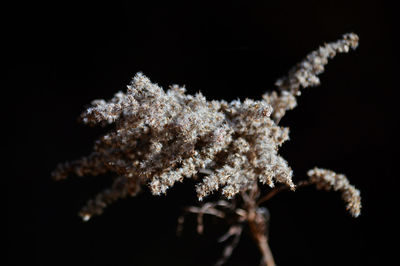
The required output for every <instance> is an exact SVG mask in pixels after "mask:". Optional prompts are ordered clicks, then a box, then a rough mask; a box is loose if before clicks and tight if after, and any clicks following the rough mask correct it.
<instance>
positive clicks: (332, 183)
mask: <svg viewBox="0 0 400 266" xmlns="http://www.w3.org/2000/svg"><path fill="white" fill-rule="evenodd" d="M307 175H308V176H309V181H310V182H311V183H312V184H315V185H316V186H317V189H323V190H334V191H340V192H341V193H342V199H343V201H344V202H346V203H347V206H346V209H347V210H348V211H349V212H350V213H351V215H353V216H354V217H357V216H359V215H360V211H361V196H360V191H359V190H358V189H356V188H355V187H354V186H353V185H351V184H350V183H349V180H348V179H347V178H346V176H345V175H342V174H336V173H335V172H333V171H330V170H327V169H321V168H314V169H312V170H309V171H308V173H307Z"/></svg>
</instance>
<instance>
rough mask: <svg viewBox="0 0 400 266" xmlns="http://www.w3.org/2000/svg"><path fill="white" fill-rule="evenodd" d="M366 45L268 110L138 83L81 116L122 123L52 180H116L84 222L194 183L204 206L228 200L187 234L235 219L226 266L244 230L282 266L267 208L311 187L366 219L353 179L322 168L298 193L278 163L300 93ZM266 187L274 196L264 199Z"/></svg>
mask: <svg viewBox="0 0 400 266" xmlns="http://www.w3.org/2000/svg"><path fill="white" fill-rule="evenodd" d="M357 45H358V36H357V35H355V34H353V33H350V34H345V35H343V38H342V39H340V40H338V41H336V42H332V43H328V44H325V45H324V46H322V47H320V48H319V49H318V50H316V51H313V52H312V53H310V54H309V55H307V56H306V58H305V59H304V60H303V61H302V62H300V63H299V64H297V65H296V66H295V67H294V68H293V69H292V70H291V71H290V72H289V75H288V76H287V77H285V78H283V79H280V80H278V81H277V82H276V86H277V88H278V90H277V91H273V92H267V93H265V94H264V95H263V97H262V100H259V101H255V100H250V99H246V100H245V101H243V102H241V101H239V100H236V101H232V102H230V103H228V102H226V101H207V100H206V98H205V97H204V96H203V95H202V94H201V93H197V94H196V95H194V96H192V95H186V94H185V88H183V87H179V86H178V85H173V86H171V87H170V89H169V90H167V91H164V90H163V89H162V88H161V87H159V86H158V85H157V84H154V83H151V82H150V80H149V79H148V78H147V77H145V76H144V75H143V74H142V73H138V74H136V76H135V77H134V78H133V80H132V82H131V83H130V84H129V85H128V90H127V92H126V93H123V92H118V93H117V94H115V96H114V97H113V98H112V99H111V100H109V101H107V102H106V101H104V100H95V101H93V102H92V106H91V107H90V108H88V109H87V110H86V111H85V112H84V113H83V114H82V115H81V121H82V122H83V123H85V124H92V125H94V124H100V125H106V124H111V123H113V124H114V125H115V127H114V129H113V130H111V131H110V132H109V133H107V134H105V135H104V136H102V137H101V138H100V139H98V140H97V141H96V142H95V145H94V151H93V152H92V153H91V154H89V155H88V156H86V157H82V158H81V159H78V160H76V161H72V162H67V163H64V164H60V165H58V167H57V169H56V170H55V171H54V172H53V173H52V175H53V177H54V178H55V179H57V180H60V179H64V178H66V177H67V176H68V175H69V174H71V173H74V174H76V175H78V176H84V175H99V174H104V173H106V172H113V173H114V174H115V176H116V178H115V181H114V183H113V185H112V187H111V188H109V189H107V190H105V191H103V192H102V193H100V194H98V196H97V197H95V198H94V199H92V200H90V201H89V202H88V203H87V205H86V206H85V207H84V208H83V209H82V210H81V212H80V216H81V217H82V218H83V220H85V221H87V220H89V219H90V218H91V217H92V216H93V215H99V214H101V213H102V212H103V210H104V208H105V207H106V206H107V205H109V204H111V203H112V202H114V201H116V200H118V199H119V198H124V197H126V196H135V195H136V194H137V193H138V192H139V191H140V190H141V189H142V187H143V186H148V187H149V189H150V191H151V193H153V194H154V195H160V194H165V193H166V192H167V190H168V188H170V187H172V186H173V185H174V184H175V183H176V182H182V181H183V180H184V179H185V178H191V179H194V180H196V181H198V182H197V184H196V192H197V197H198V199H199V201H202V200H203V199H205V198H206V197H207V196H208V195H210V194H211V193H214V192H220V193H221V194H222V195H221V196H222V198H223V199H222V200H219V201H217V202H207V203H204V204H203V205H201V206H199V207H195V206H192V207H187V208H186V213H185V214H184V215H183V216H181V217H180V218H179V219H178V224H179V225H178V231H181V230H182V225H183V222H184V217H185V215H186V214H188V213H193V214H196V215H197V217H198V227H197V231H198V232H199V233H202V232H203V216H204V215H212V216H216V217H219V218H221V219H226V218H227V217H228V216H229V217H230V220H232V221H233V223H232V225H231V227H230V229H229V230H228V232H227V233H226V234H225V235H223V236H222V237H221V238H220V241H221V242H224V241H228V240H230V242H229V244H227V245H226V247H225V249H224V251H223V256H222V258H221V259H220V260H219V261H218V262H217V265H222V264H223V263H224V262H226V260H227V259H228V258H229V256H230V255H231V253H232V251H233V249H234V248H235V246H236V245H237V243H238V242H239V239H240V237H241V234H242V232H243V231H244V230H243V229H244V226H245V225H248V228H249V229H250V230H249V232H250V234H251V236H252V237H253V239H254V241H255V243H256V245H257V247H258V248H259V250H260V252H261V265H268V266H272V265H275V262H274V259H273V256H272V254H271V251H270V248H269V245H268V235H267V227H268V221H269V212H268V210H267V209H266V208H264V207H261V205H262V204H263V203H265V202H266V201H268V200H269V199H270V198H271V197H273V196H274V195H276V194H277V193H278V192H280V191H282V190H293V191H294V190H295V189H296V188H299V187H303V186H306V185H311V184H315V185H316V187H317V189H328V190H331V189H333V190H335V191H336V190H339V191H340V192H341V193H342V197H343V199H344V201H345V202H346V203H347V209H348V210H349V211H350V213H351V214H352V215H353V216H354V217H357V216H358V215H359V214H360V208H361V203H360V193H359V191H358V190H357V189H355V187H354V186H352V185H350V184H349V182H348V180H347V179H346V177H345V176H344V175H340V174H335V173H334V172H332V171H329V170H324V169H318V168H315V169H313V170H310V171H309V172H308V175H309V179H308V180H307V181H302V182H300V183H297V184H295V183H294V182H293V180H292V175H293V172H292V169H291V168H290V167H289V165H288V163H287V162H286V160H285V159H284V158H282V157H281V156H280V155H279V153H278V150H279V147H280V146H281V145H282V144H283V143H284V142H285V141H286V140H288V139H289V129H288V128H285V127H281V126H279V125H278V124H279V121H280V120H281V118H282V117H283V116H284V115H285V113H286V111H288V110H291V109H293V108H294V107H295V106H296V105H297V101H296V97H297V96H299V95H300V93H301V89H302V88H306V87H310V86H316V85H318V84H319V79H318V74H320V73H322V72H323V71H324V66H325V65H326V64H327V63H328V59H329V58H333V57H334V56H335V55H336V54H337V53H347V52H348V51H349V50H350V48H352V49H355V48H356V47H357ZM261 184H267V185H268V186H269V187H271V189H269V190H267V191H266V192H264V191H262V189H261ZM277 184H278V185H277Z"/></svg>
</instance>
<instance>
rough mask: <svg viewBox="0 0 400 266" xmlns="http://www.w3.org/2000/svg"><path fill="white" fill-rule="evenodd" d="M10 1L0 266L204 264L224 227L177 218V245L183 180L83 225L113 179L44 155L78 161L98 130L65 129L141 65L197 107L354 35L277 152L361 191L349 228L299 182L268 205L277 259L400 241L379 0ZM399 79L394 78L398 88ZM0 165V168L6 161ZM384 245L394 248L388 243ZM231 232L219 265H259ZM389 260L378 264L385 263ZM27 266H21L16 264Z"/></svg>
mask: <svg viewBox="0 0 400 266" xmlns="http://www.w3.org/2000/svg"><path fill="white" fill-rule="evenodd" d="M55 2H57V4H54V3H52V4H51V3H50V4H49V3H48V4H39V3H32V4H29V5H25V4H22V3H16V4H15V5H14V6H13V7H12V9H5V10H4V12H5V13H8V14H11V16H10V17H9V19H7V23H6V24H4V25H5V26H6V29H7V30H8V31H7V34H8V33H10V36H9V37H7V38H6V39H4V40H3V41H4V42H6V43H8V44H10V47H8V48H7V49H6V50H3V53H4V56H5V57H6V58H7V59H10V61H6V64H7V81H9V84H8V85H7V87H4V88H3V91H4V92H6V91H7V92H10V91H11V92H12V93H13V95H12V96H11V97H8V96H7V97H6V96H4V98H3V102H4V103H5V104H3V106H6V108H7V110H6V116H7V117H8V116H9V114H12V116H13V117H12V121H11V122H10V123H8V124H6V126H5V127H6V128H5V129H6V130H7V131H9V132H10V133H11V135H12V136H11V139H10V140H8V139H6V140H5V142H6V147H8V150H6V153H7V154H6V155H7V158H11V171H10V172H7V174H5V175H4V179H7V180H8V181H9V183H8V188H7V190H8V199H7V201H8V202H7V203H8V204H7V205H8V212H7V220H8V228H7V231H8V239H7V242H8V244H7V249H8V250H7V253H8V262H9V264H20V263H22V262H25V263H26V262H30V263H31V264H38V265H47V264H49V265H60V264H68V265H79V264H85V265H211V264H212V263H213V262H214V261H215V260H216V259H217V258H218V257H219V255H220V253H221V251H222V245H219V244H217V243H216V241H215V240H216V239H217V238H218V236H220V235H221V234H223V232H224V230H225V229H226V227H225V226H224V224H223V223H221V222H220V221H218V220H213V219H206V228H205V235H204V236H198V235H196V233H195V220H194V218H192V219H189V220H188V223H187V224H186V227H185V231H184V234H183V236H182V237H180V238H177V237H176V236H175V228H176V219H177V217H178V215H179V214H180V213H181V207H182V206H185V205H188V204H194V203H195V202H196V199H195V191H194V187H193V184H192V183H190V182H186V183H183V184H178V185H176V186H175V187H174V188H173V189H171V190H169V191H168V195H167V196H166V197H153V196H151V195H150V193H149V192H148V191H146V192H145V193H142V194H141V195H139V196H138V197H136V198H131V199H127V200H123V201H120V202H118V203H116V204H114V205H113V206H111V207H110V208H108V209H107V210H106V212H105V213H104V215H102V216H100V217H95V218H94V219H93V220H91V221H90V222H88V223H83V222H82V221H81V220H80V219H79V217H78V216H77V212H78V211H79V209H80V207H81V206H82V205H83V204H84V203H85V202H86V200H88V199H89V198H91V197H93V196H94V195H95V194H96V193H97V192H99V191H100V190H102V188H104V187H106V186H108V185H109V184H110V182H111V176H101V177H87V178H76V177H71V178H70V179H68V180H66V181H63V182H59V183H56V182H54V181H52V180H51V179H50V172H51V171H52V170H53V169H54V167H55V165H56V164H57V163H58V162H62V161H66V160H70V159H74V158H77V157H79V156H81V155H84V154H87V153H89V152H90V150H91V147H92V144H93V141H94V140H95V138H96V137H97V136H99V135H100V134H101V133H103V132H104V129H101V128H89V127H85V126H83V125H80V124H78V123H77V121H76V118H77V117H78V115H79V114H80V113H81V112H82V111H83V110H84V107H85V106H87V104H88V103H90V101H91V100H93V99H97V98H110V97H112V95H113V94H114V93H115V92H117V91H118V90H125V88H126V87H125V85H126V84H128V83H129V81H130V79H131V77H133V75H134V74H135V73H136V72H138V71H143V73H144V74H145V75H148V76H149V77H150V78H151V80H152V81H154V82H156V83H158V84H159V85H161V86H163V87H164V88H167V87H168V85H170V84H175V83H177V84H185V85H186V87H187V89H188V92H189V93H195V92H197V91H202V92H203V93H204V94H205V95H206V96H207V97H208V99H226V100H233V99H236V98H240V99H245V98H246V97H249V98H255V99H258V98H259V97H260V96H261V95H262V93H263V92H264V91H266V90H270V89H273V88H274V87H273V84H274V81H275V80H276V79H277V78H279V77H281V76H283V75H285V74H286V73H287V71H288V70H289V69H290V67H291V66H293V65H294V64H295V63H297V62H298V61H300V60H301V59H302V58H303V57H304V56H305V55H306V54H307V53H308V52H310V51H311V50H313V49H315V48H317V47H318V45H320V44H322V43H324V42H328V41H334V40H336V39H337V38H339V37H340V36H341V35H342V34H343V33H346V32H355V33H357V34H359V36H360V46H359V48H358V49H357V50H356V51H355V52H351V53H349V54H347V55H339V56H337V58H335V59H334V60H333V61H331V63H329V64H328V66H327V69H326V73H324V74H323V75H321V81H322V85H321V86H319V87H317V88H311V89H306V90H305V91H304V93H303V95H302V96H301V98H300V99H299V106H298V107H297V108H296V109H295V110H293V111H291V112H289V113H288V114H287V116H286V117H285V118H284V119H283V120H282V121H281V124H282V125H285V126H290V128H291V140H290V141H289V142H287V143H286V144H284V146H283V147H282V149H281V153H282V154H283V155H284V157H285V158H287V159H288V161H289V163H290V165H291V166H292V167H293V170H294V172H295V179H296V180H301V179H302V178H304V177H305V173H306V171H307V170H308V169H310V168H312V167H314V166H320V167H325V168H329V169H333V170H335V171H337V172H339V173H345V174H346V175H347V176H348V178H349V179H350V180H351V182H352V183H353V184H354V185H356V186H357V187H358V188H359V189H360V190H361V192H362V199H363V201H362V203H363V209H362V214H361V216H360V217H359V218H358V219H353V218H351V217H350V215H348V214H347V213H346V211H345V208H344V203H343V202H342V201H341V200H340V196H339V195H338V194H336V193H333V192H331V193H326V192H319V191H315V190H313V189H305V190H301V191H298V192H295V193H289V192H288V193H285V194H281V195H279V196H277V197H276V198H274V199H273V200H272V201H271V202H270V203H269V205H268V207H269V209H270V211H271V215H272V220H271V225H270V228H271V232H270V239H271V240H270V242H271V247H272V251H273V253H274V255H275V259H276V261H277V263H278V265H383V261H390V259H391V258H392V255H393V253H394V252H396V249H397V247H398V244H390V242H391V241H392V240H393V239H394V233H395V231H394V225H395V224H396V223H397V220H395V219H394V214H396V213H397V212H398V210H399V209H398V207H397V205H395V204H394V202H395V200H396V198H397V196H396V193H397V192H396V186H397V185H398V181H397V178H398V171H396V169H395V160H394V155H395V152H393V151H392V149H393V147H394V139H395V138H396V137H397V136H398V133H397V132H395V131H394V126H395V124H397V121H398V120H397V114H396V111H397V101H398V100H397V98H396V97H395V90H397V87H395V83H394V80H395V77H394V75H395V71H394V70H395V68H397V65H396V62H395V61H396V56H397V55H396V54H395V53H396V52H397V51H395V47H394V46H395V44H396V43H397V42H396V41H395V36H396V35H398V33H399V32H398V30H397V29H396V28H395V26H394V24H393V23H394V9H393V7H391V6H388V5H387V4H386V3H385V2H383V1H375V2H369V1H296V2H288V1H266V0H264V1H229V2H228V1H227V2H220V1H210V2H207V1H185V2H181V3H171V2H170V1H163V2H158V3H157V2H154V3H150V2H148V1H138V2H134V1H130V2H123V3H117V2H115V1H110V2H109V3H108V4H100V3H91V4H88V3H86V4H83V3H82V2H83V1H82V2H78V3H72V2H69V1H68V2H65V3H60V2H58V1H55ZM396 86H397V84H396ZM4 167H5V168H6V169H9V166H8V163H7V165H5V166H4ZM395 243H396V242H395ZM258 256H259V255H258V252H257V250H256V247H255V246H254V245H253V243H252V242H251V239H249V238H248V237H244V238H243V239H242V242H241V243H240V245H239V246H238V248H237V250H236V251H235V252H234V253H233V256H232V259H231V260H229V262H228V265H258V259H259V257H258ZM393 263H395V261H392V262H390V263H389V264H388V265H393ZM25 265H27V264H25Z"/></svg>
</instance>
